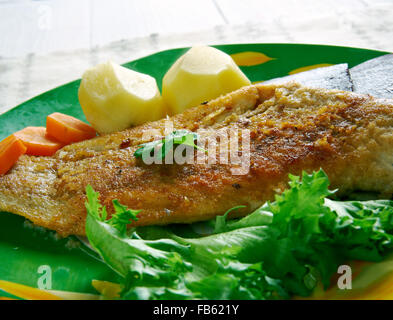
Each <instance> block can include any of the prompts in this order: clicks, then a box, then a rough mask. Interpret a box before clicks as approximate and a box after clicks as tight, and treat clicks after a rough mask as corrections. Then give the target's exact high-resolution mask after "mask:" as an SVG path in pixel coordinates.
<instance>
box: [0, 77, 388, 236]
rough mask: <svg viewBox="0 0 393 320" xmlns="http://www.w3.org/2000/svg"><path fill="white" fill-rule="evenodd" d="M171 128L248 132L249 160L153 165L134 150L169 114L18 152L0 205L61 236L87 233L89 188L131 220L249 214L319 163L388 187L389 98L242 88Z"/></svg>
mask: <svg viewBox="0 0 393 320" xmlns="http://www.w3.org/2000/svg"><path fill="white" fill-rule="evenodd" d="M170 120H172V121H173V123H174V127H175V128H176V129H188V130H191V131H196V130H197V129H201V128H205V129H212V131H213V132H214V130H219V129H222V128H233V129H248V130H250V137H251V141H250V152H251V157H250V168H249V172H248V173H247V174H244V175H233V174H232V172H231V166H232V165H231V164H219V163H217V164H210V165H208V164H184V165H179V164H170V165H168V164H165V165H159V164H153V165H146V164H144V163H143V162H141V161H140V160H138V159H136V158H135V157H134V156H133V153H134V151H135V150H136V149H137V148H138V145H139V144H141V143H144V142H146V141H145V140H144V139H143V133H144V132H146V131H147V130H150V129H156V130H158V132H160V133H161V134H162V135H163V130H164V124H165V120H160V121H156V122H151V123H146V124H144V125H141V126H138V127H135V128H131V129H128V130H125V131H122V132H118V133H114V134H109V135H105V136H101V137H97V138H94V139H92V140H89V141H84V142H81V143H76V144H72V145H69V146H66V147H64V148H63V149H61V150H59V151H58V152H57V153H56V154H55V155H54V156H53V157H32V156H22V157H21V158H20V160H19V161H18V163H17V164H16V166H15V167H14V168H13V169H12V170H11V171H10V172H9V173H8V174H6V175H4V176H2V177H0V209H1V210H3V211H8V212H13V213H16V214H19V215H22V216H24V217H26V218H28V219H30V220H31V221H32V222H34V223H35V224H37V225H40V226H43V227H46V228H49V229H53V230H56V231H57V232H58V233H59V234H60V235H62V236H67V235H70V234H77V235H83V234H85V230H84V221H85V217H86V210H85V206H84V202H85V201H86V196H85V187H86V186H87V185H88V184H90V185H92V186H93V188H94V189H95V190H96V191H98V192H99V193H100V200H101V201H102V203H103V204H104V205H106V206H107V208H108V210H109V211H110V212H112V210H113V207H112V203H111V200H113V199H118V200H119V201H120V203H122V204H124V205H127V206H128V207H129V208H132V209H141V210H142V211H141V212H140V214H139V220H138V221H137V222H136V223H135V224H134V225H139V226H142V225H164V224H169V223H190V222H194V221H201V220H206V219H211V218H213V217H215V216H216V215H220V214H223V213H224V212H225V211H226V210H228V209H230V208H232V207H234V206H237V205H245V206H246V208H244V209H243V210H240V211H238V212H237V215H245V214H247V213H249V212H251V211H252V210H254V209H255V208H257V207H259V206H260V205H262V204H263V203H264V202H265V201H266V200H271V199H273V198H274V195H275V194H276V193H277V192H280V191H282V190H283V189H285V188H286V187H287V181H288V174H289V173H292V174H300V173H301V171H302V170H306V171H308V172H311V171H313V170H318V169H319V168H323V169H324V170H325V172H326V173H327V174H328V176H329V178H330V181H331V185H332V188H339V190H340V192H341V193H348V192H351V191H354V190H365V191H375V192H380V193H382V194H384V195H386V196H388V195H390V194H391V193H393V101H392V100H378V99H374V98H372V97H370V96H367V95H359V94H355V93H351V92H344V91H338V90H325V89H315V88H306V87H302V86H301V85H299V84H296V83H288V84H281V85H253V86H249V87H244V88H242V89H239V90H237V91H235V92H232V93H230V94H228V95H225V96H222V97H219V98H218V99H216V100H213V101H211V102H209V103H207V104H204V105H201V106H197V107H195V108H192V109H189V110H187V111H186V112H184V113H182V114H179V115H176V116H174V117H172V118H171V119H170Z"/></svg>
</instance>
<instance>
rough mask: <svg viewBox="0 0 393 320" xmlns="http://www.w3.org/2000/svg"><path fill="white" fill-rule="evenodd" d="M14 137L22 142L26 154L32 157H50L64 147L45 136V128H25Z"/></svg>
mask: <svg viewBox="0 0 393 320" xmlns="http://www.w3.org/2000/svg"><path fill="white" fill-rule="evenodd" d="M14 136H15V137H17V138H19V139H20V140H22V142H23V144H24V145H25V146H26V148H27V151H26V154H29V155H32V156H51V155H53V154H54V153H55V152H56V151H57V150H59V149H60V148H62V147H63V146H64V144H63V143H61V142H60V141H57V140H56V139H54V138H52V137H49V136H47V135H46V128H45V127H27V128H24V129H22V130H20V131H18V132H16V133H14Z"/></svg>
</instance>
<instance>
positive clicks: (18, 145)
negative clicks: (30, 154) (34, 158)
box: [0, 135, 26, 175]
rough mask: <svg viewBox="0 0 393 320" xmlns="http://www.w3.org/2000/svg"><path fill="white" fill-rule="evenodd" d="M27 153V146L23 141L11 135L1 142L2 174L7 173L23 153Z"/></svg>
mask: <svg viewBox="0 0 393 320" xmlns="http://www.w3.org/2000/svg"><path fill="white" fill-rule="evenodd" d="M25 153H26V147H25V146H24V145H23V143H22V141H20V140H19V139H17V138H16V137H15V136H13V135H11V136H9V137H8V138H6V139H4V140H3V141H1V142H0V175H1V174H5V173H7V172H8V170H10V169H11V168H12V167H13V166H14V164H15V163H16V162H17V161H18V159H19V157H20V156H21V155H22V154H25Z"/></svg>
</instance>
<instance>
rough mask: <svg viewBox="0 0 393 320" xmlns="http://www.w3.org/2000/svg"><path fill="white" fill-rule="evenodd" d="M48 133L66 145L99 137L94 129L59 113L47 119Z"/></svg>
mask: <svg viewBox="0 0 393 320" xmlns="http://www.w3.org/2000/svg"><path fill="white" fill-rule="evenodd" d="M46 132H47V134H48V135H50V136H52V137H54V138H56V139H57V140H59V141H61V142H63V143H65V144H70V143H73V142H79V141H83V140H87V139H91V138H94V137H95V136H96V135H97V133H96V131H95V130H94V128H93V127H91V126H89V125H88V124H86V123H84V122H83V121H81V120H79V119H77V118H74V117H71V116H68V115H66V114H63V113H59V112H55V113H52V114H51V115H49V116H48V117H47V118H46Z"/></svg>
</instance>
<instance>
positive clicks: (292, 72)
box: [289, 63, 332, 74]
mask: <svg viewBox="0 0 393 320" xmlns="http://www.w3.org/2000/svg"><path fill="white" fill-rule="evenodd" d="M330 66H332V64H331V63H319V64H313V65H310V66H305V67H301V68H297V69H295V70H292V71H290V72H289V74H295V73H299V72H304V71H308V70H312V69H317V68H323V67H330Z"/></svg>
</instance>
